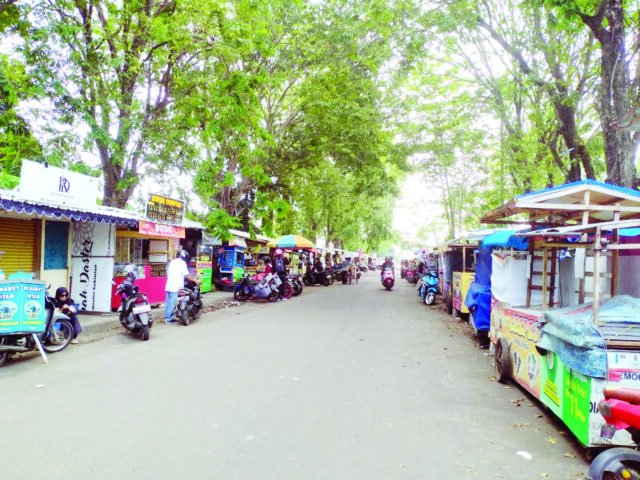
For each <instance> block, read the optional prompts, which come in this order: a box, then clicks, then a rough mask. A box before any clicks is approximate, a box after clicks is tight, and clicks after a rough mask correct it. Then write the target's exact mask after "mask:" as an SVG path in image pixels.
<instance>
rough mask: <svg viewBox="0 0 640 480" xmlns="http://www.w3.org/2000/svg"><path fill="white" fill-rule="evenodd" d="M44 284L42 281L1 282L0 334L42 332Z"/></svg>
mask: <svg viewBox="0 0 640 480" xmlns="http://www.w3.org/2000/svg"><path fill="white" fill-rule="evenodd" d="M44 295H45V290H44V284H43V283H40V282H24V281H22V282H16V281H1V282H0V334H9V333H18V332H25V333H35V332H42V331H43V330H44V327H45V318H44V314H45V311H44Z"/></svg>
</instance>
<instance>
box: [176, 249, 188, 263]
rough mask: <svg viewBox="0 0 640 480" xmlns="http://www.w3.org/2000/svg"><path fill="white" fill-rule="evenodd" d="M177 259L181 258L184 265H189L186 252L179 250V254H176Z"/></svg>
mask: <svg viewBox="0 0 640 480" xmlns="http://www.w3.org/2000/svg"><path fill="white" fill-rule="evenodd" d="M178 258H181V259H182V260H184V261H185V262H186V263H189V252H187V251H186V250H180V253H178Z"/></svg>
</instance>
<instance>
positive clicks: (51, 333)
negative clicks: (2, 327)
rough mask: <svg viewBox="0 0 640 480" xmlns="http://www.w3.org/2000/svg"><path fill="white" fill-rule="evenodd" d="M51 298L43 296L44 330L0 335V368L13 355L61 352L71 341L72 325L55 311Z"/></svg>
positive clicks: (66, 318)
mask: <svg viewBox="0 0 640 480" xmlns="http://www.w3.org/2000/svg"><path fill="white" fill-rule="evenodd" d="M53 300H54V299H53V297H50V296H49V295H45V297H44V308H45V328H44V330H43V331H42V332H39V333H16V334H9V335H0V367H2V366H3V365H4V364H5V363H7V360H9V357H10V356H11V355H12V354H14V353H23V352H29V351H31V350H36V349H38V350H40V346H42V348H43V349H44V351H45V352H47V353H56V352H61V351H62V350H64V349H65V348H67V347H68V346H69V344H70V343H71V340H73V324H72V323H71V319H70V318H69V317H68V316H66V315H65V314H64V313H61V312H59V311H57V310H56V308H55V305H54V303H53Z"/></svg>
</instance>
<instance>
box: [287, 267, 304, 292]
mask: <svg viewBox="0 0 640 480" xmlns="http://www.w3.org/2000/svg"><path fill="white" fill-rule="evenodd" d="M287 279H288V281H289V284H290V285H291V288H292V289H293V293H292V296H294V297H297V296H298V295H300V294H301V293H302V290H304V282H303V281H302V276H301V275H300V274H298V273H290V274H289V276H288V277H287Z"/></svg>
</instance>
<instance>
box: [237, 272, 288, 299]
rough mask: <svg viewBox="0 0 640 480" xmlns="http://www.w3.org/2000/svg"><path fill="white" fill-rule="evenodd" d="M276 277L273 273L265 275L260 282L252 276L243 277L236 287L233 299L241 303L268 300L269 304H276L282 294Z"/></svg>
mask: <svg viewBox="0 0 640 480" xmlns="http://www.w3.org/2000/svg"><path fill="white" fill-rule="evenodd" d="M274 277H275V275H273V274H272V273H269V274H267V275H265V276H264V277H263V278H261V279H260V280H258V279H257V278H256V277H254V276H252V275H245V276H243V277H242V278H241V279H240V281H239V282H238V285H236V288H235V290H234V292H233V298H234V299H235V300H237V301H239V302H246V301H247V300H253V299H256V298H266V299H267V301H269V302H275V301H276V300H278V297H279V295H280V294H279V293H278V285H277V283H276V281H275V279H274ZM278 280H279V279H278Z"/></svg>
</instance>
